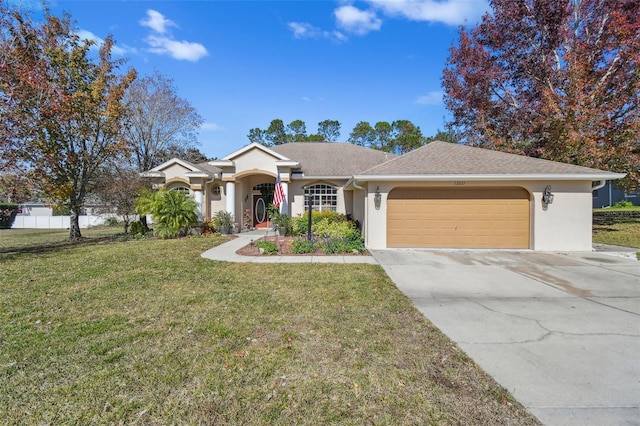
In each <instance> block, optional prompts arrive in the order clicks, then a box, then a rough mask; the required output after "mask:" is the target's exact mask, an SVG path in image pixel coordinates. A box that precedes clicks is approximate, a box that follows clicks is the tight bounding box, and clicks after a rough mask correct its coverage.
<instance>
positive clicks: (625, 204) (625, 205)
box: [613, 200, 633, 209]
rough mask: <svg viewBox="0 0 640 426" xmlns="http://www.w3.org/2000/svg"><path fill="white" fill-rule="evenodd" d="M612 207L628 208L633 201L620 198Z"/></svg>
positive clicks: (631, 205)
mask: <svg viewBox="0 0 640 426" xmlns="http://www.w3.org/2000/svg"><path fill="white" fill-rule="evenodd" d="M613 207H616V208H619V209H630V208H632V207H633V203H632V202H631V201H627V200H620V201H618V202H617V203H615V204H614V205H613Z"/></svg>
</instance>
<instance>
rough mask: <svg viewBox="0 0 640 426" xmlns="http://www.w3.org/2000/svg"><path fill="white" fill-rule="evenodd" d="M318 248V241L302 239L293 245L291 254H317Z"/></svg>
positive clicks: (295, 241)
mask: <svg viewBox="0 0 640 426" xmlns="http://www.w3.org/2000/svg"><path fill="white" fill-rule="evenodd" d="M317 247H318V242H317V241H315V240H313V239H311V240H309V239H307V238H302V237H301V238H298V239H296V240H294V241H293V242H292V243H291V252H292V253H295V254H305V253H315V251H316V249H317Z"/></svg>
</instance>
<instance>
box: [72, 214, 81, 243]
mask: <svg viewBox="0 0 640 426" xmlns="http://www.w3.org/2000/svg"><path fill="white" fill-rule="evenodd" d="M78 216H80V212H79V211H78V210H76V209H71V221H70V222H71V223H70V224H69V239H70V240H79V239H80V238H82V234H81V233H80V224H79V222H78V219H79V218H78Z"/></svg>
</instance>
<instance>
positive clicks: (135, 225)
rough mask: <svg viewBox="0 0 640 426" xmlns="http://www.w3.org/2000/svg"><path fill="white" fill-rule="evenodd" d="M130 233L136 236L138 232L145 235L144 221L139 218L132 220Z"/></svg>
mask: <svg viewBox="0 0 640 426" xmlns="http://www.w3.org/2000/svg"><path fill="white" fill-rule="evenodd" d="M129 233H130V234H131V235H135V236H137V235H138V234H139V235H144V234H145V227H144V223H142V222H140V221H139V220H136V221H135V222H132V223H131V226H129Z"/></svg>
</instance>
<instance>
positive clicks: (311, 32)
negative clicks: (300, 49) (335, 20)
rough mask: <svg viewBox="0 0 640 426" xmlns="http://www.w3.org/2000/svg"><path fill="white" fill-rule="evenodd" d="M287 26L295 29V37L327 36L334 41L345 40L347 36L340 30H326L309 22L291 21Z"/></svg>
mask: <svg viewBox="0 0 640 426" xmlns="http://www.w3.org/2000/svg"><path fill="white" fill-rule="evenodd" d="M287 26H288V27H289V29H290V30H291V31H293V37H294V38H325V39H329V40H334V41H345V40H347V37H346V36H345V35H344V34H342V33H341V32H340V31H324V30H321V29H320V28H317V27H314V26H313V25H311V24H309V23H308V22H289V23H287Z"/></svg>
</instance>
